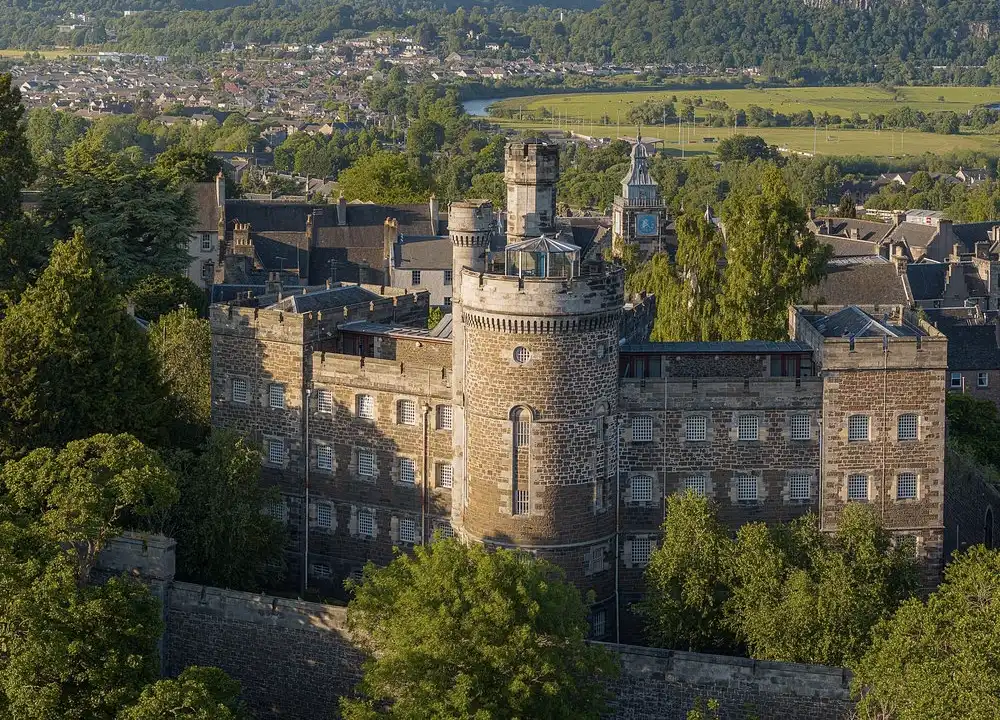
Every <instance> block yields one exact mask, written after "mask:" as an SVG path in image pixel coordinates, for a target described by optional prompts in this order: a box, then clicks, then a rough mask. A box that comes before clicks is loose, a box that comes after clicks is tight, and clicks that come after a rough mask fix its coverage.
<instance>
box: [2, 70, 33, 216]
mask: <svg viewBox="0 0 1000 720" xmlns="http://www.w3.org/2000/svg"><path fill="white" fill-rule="evenodd" d="M34 180H35V161H34V158H32V156H31V149H30V148H29V147H28V139H27V136H26V135H25V120H24V106H23V105H21V91H20V90H18V89H17V88H16V87H14V80H13V78H12V77H11V75H10V73H0V221H4V220H10V219H12V218H15V217H16V216H18V215H20V214H21V190H23V189H24V188H26V187H27V186H28V185H30V184H31V183H32V182H34Z"/></svg>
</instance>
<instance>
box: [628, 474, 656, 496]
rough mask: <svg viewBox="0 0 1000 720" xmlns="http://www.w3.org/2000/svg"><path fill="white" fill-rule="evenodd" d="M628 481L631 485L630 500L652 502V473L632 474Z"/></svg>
mask: <svg viewBox="0 0 1000 720" xmlns="http://www.w3.org/2000/svg"><path fill="white" fill-rule="evenodd" d="M630 483H631V486H632V502H635V503H647V502H653V476H652V475H633V476H632V479H631V480H630Z"/></svg>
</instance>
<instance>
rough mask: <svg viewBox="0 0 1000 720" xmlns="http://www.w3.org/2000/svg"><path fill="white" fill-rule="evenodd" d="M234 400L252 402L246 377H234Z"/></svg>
mask: <svg viewBox="0 0 1000 720" xmlns="http://www.w3.org/2000/svg"><path fill="white" fill-rule="evenodd" d="M233 402H236V403H247V402H250V391H249V388H248V387H247V381H246V380H245V379H244V378H233Z"/></svg>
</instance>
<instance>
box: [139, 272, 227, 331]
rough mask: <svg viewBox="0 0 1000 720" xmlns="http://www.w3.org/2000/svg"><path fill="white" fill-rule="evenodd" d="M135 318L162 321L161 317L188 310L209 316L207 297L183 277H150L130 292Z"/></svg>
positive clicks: (202, 315) (141, 281)
mask: <svg viewBox="0 0 1000 720" xmlns="http://www.w3.org/2000/svg"><path fill="white" fill-rule="evenodd" d="M128 299H129V300H130V301H131V302H132V303H133V304H134V305H135V314H136V317H140V318H142V319H143V320H149V321H155V320H159V318H160V316H161V315H166V314H167V313H169V312H171V311H173V310H177V309H178V308H180V307H186V308H190V309H192V310H194V312H195V313H196V314H197V315H198V316H200V317H205V316H206V315H207V314H208V294H207V293H206V292H205V291H204V290H203V289H202V288H200V287H198V286H197V285H195V284H194V283H193V282H191V280H189V279H188V278H186V277H184V276H183V275H147V276H146V277H144V278H142V279H141V280H139V281H137V282H136V283H135V285H134V286H133V287H132V289H131V290H129V292H128Z"/></svg>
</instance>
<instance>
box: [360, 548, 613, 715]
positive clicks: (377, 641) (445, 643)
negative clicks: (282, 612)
mask: <svg viewBox="0 0 1000 720" xmlns="http://www.w3.org/2000/svg"><path fill="white" fill-rule="evenodd" d="M353 590H354V592H355V596H354V599H353V600H352V601H351V603H350V605H349V606H348V622H349V624H350V627H351V628H352V629H353V630H355V631H357V632H358V633H359V637H360V638H361V644H362V647H363V648H364V649H365V650H366V651H367V652H368V653H369V659H368V660H366V661H365V664H364V678H363V680H362V681H361V684H360V686H359V690H360V693H361V696H362V697H361V698H359V699H343V700H342V702H341V709H342V712H343V714H344V716H345V717H346V718H348V719H349V720H361V719H365V720H369V719H374V718H399V719H402V718H418V717H420V718H426V717H460V718H509V719H510V720H516V719H518V718H520V719H521V720H528V719H529V718H543V717H544V718H552V719H553V720H558V719H559V718H565V719H567V720H569V719H570V718H581V719H584V720H586V719H588V718H590V719H593V720H596V719H597V718H599V717H600V715H601V710H602V707H603V693H604V689H603V684H602V682H601V678H602V677H608V676H609V675H610V674H611V673H612V672H613V665H612V664H611V661H610V658H609V656H608V655H607V654H606V653H605V651H604V650H603V649H602V648H599V647H596V646H590V645H587V644H586V643H585V642H584V638H585V637H586V634H587V629H588V626H587V611H586V608H585V606H584V604H583V600H582V599H581V597H580V594H579V592H578V591H577V590H576V588H574V587H573V586H572V585H570V584H568V583H567V582H565V581H564V579H563V576H562V572H561V571H560V570H558V569H557V568H556V567H555V566H553V565H550V564H548V563H546V562H541V561H535V560H534V559H532V558H530V557H528V556H525V555H523V554H521V553H518V552H515V551H510V550H504V549H500V550H496V551H495V552H490V551H487V550H486V549H485V548H483V547H482V546H480V545H471V546H467V545H464V544H462V543H460V542H457V541H455V540H445V539H440V538H439V539H436V540H435V542H434V543H433V544H432V545H431V546H429V547H428V546H417V548H416V551H415V553H414V555H413V556H412V557H411V556H409V555H400V556H398V557H397V558H396V559H395V560H393V561H392V562H391V563H390V564H389V565H388V566H387V567H384V568H377V567H375V566H374V565H373V564H371V563H369V564H368V565H367V566H366V567H365V570H364V577H363V580H362V581H361V582H360V583H358V584H355V585H354V586H353Z"/></svg>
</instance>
